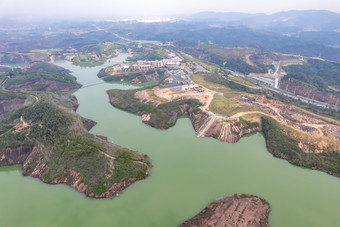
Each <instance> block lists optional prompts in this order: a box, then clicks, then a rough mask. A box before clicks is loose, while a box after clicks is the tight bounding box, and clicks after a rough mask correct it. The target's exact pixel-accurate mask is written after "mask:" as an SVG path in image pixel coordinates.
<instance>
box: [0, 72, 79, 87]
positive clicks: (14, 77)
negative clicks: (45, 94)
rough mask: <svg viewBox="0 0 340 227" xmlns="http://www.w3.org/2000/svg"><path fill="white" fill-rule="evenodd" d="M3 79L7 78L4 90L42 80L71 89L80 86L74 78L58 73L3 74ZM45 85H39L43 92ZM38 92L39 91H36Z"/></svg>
mask: <svg viewBox="0 0 340 227" xmlns="http://www.w3.org/2000/svg"><path fill="white" fill-rule="evenodd" d="M3 77H9V79H8V80H7V81H6V83H5V84H4V87H5V88H9V87H10V86H11V85H19V84H24V83H26V82H30V81H38V80H40V79H44V80H47V81H58V82H61V83H65V84H67V85H69V86H70V87H72V88H79V87H80V84H78V83H77V81H76V78H75V77H74V76H72V75H71V74H65V73H60V72H39V71H32V72H9V73H7V74H4V75H3ZM44 87H46V84H41V89H42V90H43V89H44ZM37 90H40V89H37Z"/></svg>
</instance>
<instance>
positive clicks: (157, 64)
mask: <svg viewBox="0 0 340 227" xmlns="http://www.w3.org/2000/svg"><path fill="white" fill-rule="evenodd" d="M181 61H182V59H181V58H179V57H178V56H176V55H175V54H173V53H170V54H169V58H166V59H162V60H156V61H146V60H141V61H137V62H136V63H135V64H132V65H131V64H127V63H124V64H119V65H116V66H114V67H113V71H114V72H118V71H125V72H129V71H143V72H146V71H148V70H151V69H155V68H179V67H180V66H181Z"/></svg>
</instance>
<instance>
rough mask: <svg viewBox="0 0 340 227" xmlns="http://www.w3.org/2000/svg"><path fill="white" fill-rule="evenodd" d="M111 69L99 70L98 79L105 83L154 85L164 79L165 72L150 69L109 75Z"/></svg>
mask: <svg viewBox="0 0 340 227" xmlns="http://www.w3.org/2000/svg"><path fill="white" fill-rule="evenodd" d="M110 69H111V67H108V68H105V69H101V70H100V71H99V73H98V77H99V78H101V79H103V80H104V81H106V82H123V81H124V82H129V83H131V82H133V81H134V80H135V82H134V83H135V84H136V83H147V82H151V81H152V82H155V83H156V84H157V83H159V82H161V81H162V80H164V79H165V70H163V69H151V70H148V71H146V72H118V73H110V72H109V70H110Z"/></svg>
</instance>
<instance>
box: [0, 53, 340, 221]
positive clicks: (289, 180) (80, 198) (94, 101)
mask: <svg viewBox="0 0 340 227" xmlns="http://www.w3.org/2000/svg"><path fill="white" fill-rule="evenodd" d="M126 57H127V55H125V54H121V55H120V56H118V57H117V58H116V59H114V60H116V61H122V60H124V59H125V58H126ZM57 64H58V65H60V66H62V67H64V68H67V69H70V70H71V71H73V75H75V76H76V77H77V78H78V81H79V82H82V83H83V85H84V87H83V88H81V89H80V90H78V91H77V92H76V93H75V95H76V96H77V98H78V101H79V104H80V105H79V108H78V112H79V114H81V115H82V116H83V117H86V118H91V119H93V120H95V121H97V122H98V125H97V126H95V127H94V128H93V129H92V131H91V132H92V133H94V134H98V135H103V136H107V137H108V138H109V140H110V141H114V142H115V143H117V144H119V145H122V146H125V147H128V148H130V149H133V150H138V151H139V152H142V153H144V154H147V155H148V156H149V157H150V159H151V162H152V164H153V168H152V170H151V173H150V176H149V177H148V178H147V179H146V180H142V181H139V182H137V183H135V184H133V185H132V186H130V187H129V188H128V189H127V190H125V191H124V192H123V193H122V194H121V195H120V197H118V198H114V199H113V200H111V199H101V200H95V199H88V198H85V196H84V195H82V194H81V193H78V192H77V191H75V190H74V189H72V188H70V187H67V186H65V185H47V184H44V183H41V182H40V181H39V180H37V179H33V178H30V177H23V176H22V175H21V167H20V166H14V167H3V168H0V226H34V227H37V226H117V227H124V226H162V227H163V226H177V225H179V224H180V223H181V222H182V221H184V220H186V219H187V218H189V217H191V216H193V215H195V214H196V213H197V212H199V211H200V210H201V209H203V208H204V207H205V206H206V205H207V204H209V203H210V202H211V201H212V200H213V199H215V198H218V197H222V196H225V195H232V194H234V193H250V194H254V195H258V196H261V197H262V198H264V199H266V200H267V201H268V202H269V203H270V205H271V207H272V212H271V214H270V224H271V226H273V227H278V226H280V227H281V226H282V227H287V226H306V227H311V226H317V227H319V226H340V178H336V177H332V176H329V175H327V174H325V173H322V172H318V171H313V170H309V169H303V168H300V167H295V166H293V165H291V164H289V163H288V162H286V161H284V160H281V159H277V158H274V157H272V155H271V154H269V153H268V152H267V150H266V147H265V141H264V138H263V136H262V135H261V134H260V133H257V134H255V135H252V136H247V137H244V138H242V139H241V140H240V141H239V142H238V143H236V144H227V143H222V142H220V141H218V140H215V139H212V138H197V137H196V135H195V132H194V130H193V128H192V126H191V123H190V121H189V119H180V120H179V121H178V122H177V124H176V126H174V127H173V128H170V129H169V130H156V129H153V128H151V127H148V126H147V125H144V124H142V122H141V119H140V117H139V116H135V115H133V114H129V113H126V112H123V111H120V110H118V109H116V108H114V107H112V106H111V105H110V104H109V102H108V96H107V94H106V90H108V89H111V88H120V89H131V88H133V87H131V86H125V85H119V84H109V83H103V82H102V81H101V80H99V79H98V78H97V76H96V74H97V72H98V71H99V70H100V69H101V68H102V67H104V66H100V67H94V68H81V67H77V66H73V65H71V64H70V63H69V62H66V61H62V62H58V63H57ZM107 64H110V63H107ZM88 85H93V86H88Z"/></svg>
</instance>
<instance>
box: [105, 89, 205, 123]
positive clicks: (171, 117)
mask: <svg viewBox="0 0 340 227" xmlns="http://www.w3.org/2000/svg"><path fill="white" fill-rule="evenodd" d="M136 91H137V90H118V89H114V90H109V91H108V94H109V96H110V103H111V104H112V105H113V106H115V107H117V108H120V109H122V110H125V111H128V112H131V113H135V114H138V115H141V116H143V115H144V116H148V117H146V119H147V120H146V119H145V120H143V121H144V122H145V123H147V124H148V125H150V126H152V127H155V128H158V129H167V128H170V127H172V126H173V125H175V124H176V121H177V119H178V118H179V117H181V116H182V115H183V114H185V113H192V112H195V111H198V107H199V106H200V105H201V103H200V102H199V101H198V100H197V99H184V100H179V101H172V102H167V103H163V104H160V105H158V106H155V105H153V104H151V103H143V102H141V101H140V100H139V99H137V98H136V97H135V93H136Z"/></svg>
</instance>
